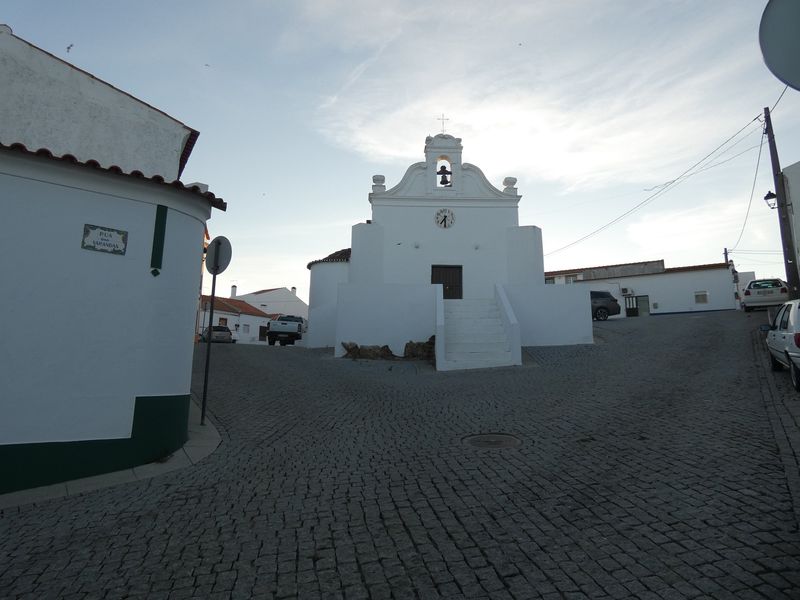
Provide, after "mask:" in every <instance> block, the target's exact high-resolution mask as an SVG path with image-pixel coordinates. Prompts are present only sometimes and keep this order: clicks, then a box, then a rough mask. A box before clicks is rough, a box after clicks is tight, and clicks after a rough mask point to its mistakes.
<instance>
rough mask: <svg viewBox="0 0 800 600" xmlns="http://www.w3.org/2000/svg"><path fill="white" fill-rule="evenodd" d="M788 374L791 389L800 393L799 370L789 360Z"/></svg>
mask: <svg viewBox="0 0 800 600" xmlns="http://www.w3.org/2000/svg"><path fill="white" fill-rule="evenodd" d="M789 374H790V375H791V378H792V387H793V388H794V389H795V390H797V391H798V392H800V369H798V368H797V366H796V365H795V364H794V362H792V360H791V359H789Z"/></svg>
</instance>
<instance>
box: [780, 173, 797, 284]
mask: <svg viewBox="0 0 800 600" xmlns="http://www.w3.org/2000/svg"><path fill="white" fill-rule="evenodd" d="M782 176H783V189H784V191H785V192H786V205H787V206H788V210H789V219H790V221H791V224H792V239H793V241H794V251H795V255H796V259H797V260H796V261H795V265H800V243H798V241H800V162H796V163H794V164H791V165H789V166H788V167H784V168H783V170H782ZM795 206H797V207H798V208H797V209H795ZM783 277H785V276H783ZM783 277H781V278H783Z"/></svg>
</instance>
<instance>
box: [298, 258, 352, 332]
mask: <svg viewBox="0 0 800 600" xmlns="http://www.w3.org/2000/svg"><path fill="white" fill-rule="evenodd" d="M348 268H349V263H347V262H320V263H316V264H314V265H311V283H310V287H309V294H308V295H309V304H310V309H309V314H308V331H307V333H306V335H304V336H303V337H304V339H305V342H306V346H308V347H309V348H330V347H332V346H335V345H336V313H337V301H338V295H339V284H340V283H346V282H347V274H348Z"/></svg>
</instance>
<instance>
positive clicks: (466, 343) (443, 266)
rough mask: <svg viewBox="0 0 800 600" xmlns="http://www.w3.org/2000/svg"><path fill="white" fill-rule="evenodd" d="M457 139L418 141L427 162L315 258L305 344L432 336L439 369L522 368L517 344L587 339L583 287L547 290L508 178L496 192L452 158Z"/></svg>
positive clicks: (393, 343)
mask: <svg viewBox="0 0 800 600" xmlns="http://www.w3.org/2000/svg"><path fill="white" fill-rule="evenodd" d="M461 152H462V145H461V139H460V138H455V137H453V136H451V135H446V134H439V135H436V136H433V137H430V136H429V137H428V138H427V139H426V140H425V161H424V162H419V163H415V164H413V165H411V166H410V167H409V168H408V170H407V171H406V174H405V175H404V176H403V178H402V180H401V181H400V182H399V183H398V184H397V185H396V186H394V187H393V188H391V189H389V190H387V189H386V186H385V185H384V182H385V178H384V177H383V176H382V175H376V176H374V177H373V186H372V193H371V194H369V202H370V204H371V205H372V216H371V218H370V219H369V220H367V221H366V222H365V223H359V224H357V225H354V226H353V228H352V238H351V239H352V247H351V248H350V249H344V250H340V251H338V252H334V253H333V254H331V255H330V256H328V257H326V258H323V259H321V260H316V261H312V262H311V263H309V265H308V268H309V270H310V271H311V282H310V294H309V329H308V335H307V345H308V346H309V347H312V348H313V347H330V346H333V347H334V348H335V355H336V356H343V355H344V353H345V351H344V348H343V346H342V344H343V343H344V342H353V343H356V344H359V345H388V346H389V347H390V348H391V350H392V352H393V353H394V354H395V355H399V356H402V354H403V350H404V347H405V344H406V342H408V341H414V342H422V341H426V340H428V339H429V338H430V336H432V335H435V336H436V338H435V339H436V368H437V369H438V370H457V369H471V368H483V367H495V366H508V365H520V364H521V363H522V360H521V357H522V354H521V348H522V347H523V346H542V345H562V344H586V343H592V341H593V339H592V321H591V315H590V303H589V292H588V290H587V289H585V288H581V287H580V286H552V285H548V286H545V283H544V266H543V259H542V231H541V229H539V228H538V227H535V226H530V225H528V226H520V224H519V216H518V207H519V202H520V199H521V196H520V195H519V194H518V193H517V188H516V187H514V186H515V184H516V179H514V178H513V177H507V178H506V179H505V180H504V181H503V185H504V188H503V189H502V190H500V189H498V188H496V187H494V186H493V185H492V184H491V183H489V181H488V180H487V179H486V177H485V175H484V174H483V172H481V170H480V169H479V168H478V167H476V166H474V165H471V164H468V163H462V161H461Z"/></svg>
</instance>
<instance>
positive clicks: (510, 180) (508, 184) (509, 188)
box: [503, 177, 517, 194]
mask: <svg viewBox="0 0 800 600" xmlns="http://www.w3.org/2000/svg"><path fill="white" fill-rule="evenodd" d="M503 185H504V186H505V187H504V188H503V193H504V194H516V193H517V188H516V185H517V178H516V177H506V178H505V179H503Z"/></svg>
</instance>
